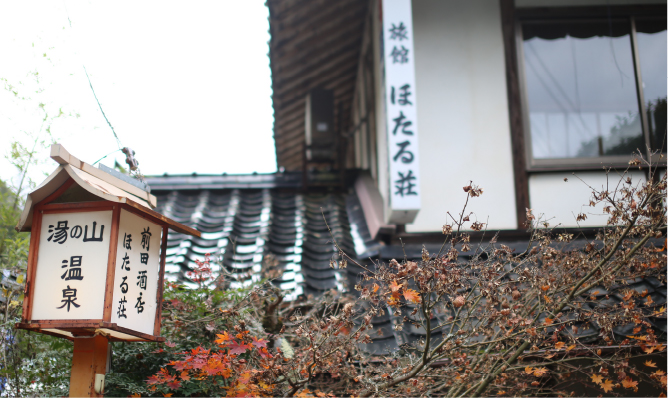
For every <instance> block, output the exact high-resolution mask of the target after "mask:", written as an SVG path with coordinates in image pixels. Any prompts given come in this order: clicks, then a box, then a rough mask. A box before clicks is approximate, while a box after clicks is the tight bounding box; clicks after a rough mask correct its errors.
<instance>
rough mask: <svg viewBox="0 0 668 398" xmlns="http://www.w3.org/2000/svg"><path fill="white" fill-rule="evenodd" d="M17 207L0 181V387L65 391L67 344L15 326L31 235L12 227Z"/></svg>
mask: <svg viewBox="0 0 668 398" xmlns="http://www.w3.org/2000/svg"><path fill="white" fill-rule="evenodd" d="M18 159H20V157H19V158H17V160H18ZM25 167H27V165H26V166H25ZM22 208H23V200H22V198H21V197H20V196H19V195H17V190H16V188H11V187H8V186H7V184H6V183H5V182H4V181H2V180H0V223H1V224H0V239H1V241H0V272H2V274H1V275H2V281H1V282H0V284H1V285H2V296H1V297H0V352H1V354H0V355H1V356H0V360H1V361H2V362H1V363H0V378H2V379H4V381H5V382H6V384H5V385H4V386H0V387H1V389H0V393H1V394H2V395H6V396H27V395H66V394H67V392H68V387H67V386H68V380H69V371H70V366H69V364H70V363H71V358H72V344H71V343H70V342H69V341H66V340H63V339H57V338H54V337H50V336H45V335H40V334H36V333H29V332H27V331H24V330H16V329H14V325H15V324H16V323H17V322H18V321H20V318H21V313H22V311H23V308H22V305H21V303H22V302H23V285H24V282H25V271H26V265H27V258H28V249H29V245H30V234H27V233H18V232H16V230H15V229H14V226H15V225H16V223H17V221H18V218H19V216H20V212H21V210H22ZM63 364H66V365H65V366H64V365H63Z"/></svg>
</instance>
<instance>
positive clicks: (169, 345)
mask: <svg viewBox="0 0 668 398" xmlns="http://www.w3.org/2000/svg"><path fill="white" fill-rule="evenodd" d="M165 345H166V346H167V347H176V343H172V342H171V341H165Z"/></svg>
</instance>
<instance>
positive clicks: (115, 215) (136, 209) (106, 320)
mask: <svg viewBox="0 0 668 398" xmlns="http://www.w3.org/2000/svg"><path fill="white" fill-rule="evenodd" d="M74 184H75V181H74V180H73V179H71V178H69V179H68V180H67V181H66V182H65V183H64V184H63V185H61V186H60V187H59V188H58V189H57V190H56V191H54V192H53V193H52V194H50V195H49V196H47V197H46V198H45V199H44V200H42V201H40V202H39V203H37V204H36V205H35V206H34V208H33V221H32V228H31V230H32V234H31V236H30V253H29V255H28V267H27V275H26V276H27V278H26V285H25V290H24V302H23V314H22V322H21V323H18V324H17V325H16V327H17V328H19V329H26V330H30V331H35V332H39V333H43V334H47V335H51V336H55V337H61V338H66V339H69V340H74V339H75V338H76V337H84V336H94V335H96V334H102V335H106V337H107V338H108V339H109V340H110V341H157V342H162V341H165V338H164V337H161V336H160V327H161V316H162V297H163V296H162V295H163V288H164V276H165V261H166V254H167V253H166V250H167V233H168V228H169V226H170V223H168V222H166V220H167V219H166V218H165V217H164V216H163V215H162V214H159V213H157V212H155V211H153V210H150V209H147V208H145V207H143V206H141V205H139V204H136V203H132V202H130V203H114V202H110V201H105V200H104V199H100V200H99V201H93V202H76V203H51V202H53V201H54V200H56V199H57V198H58V197H60V196H61V195H62V194H63V193H64V192H65V191H67V189H69V188H70V187H71V186H72V185H74ZM121 209H122V210H126V211H128V212H130V213H132V214H134V215H136V216H139V217H141V218H143V219H145V220H147V221H150V222H152V223H156V224H158V225H159V226H160V228H161V231H162V238H161V244H160V269H159V272H158V275H159V277H158V289H157V295H156V300H157V305H156V312H155V321H154V330H153V334H152V335H151V334H147V333H141V332H138V331H135V330H131V329H128V328H125V327H122V326H118V324H116V323H112V322H111V315H112V307H113V284H114V277H115V271H116V248H117V246H118V229H119V225H120V216H121ZM104 210H106V211H109V210H111V211H112V224H111V235H110V242H109V255H108V260H107V277H106V278H107V279H106V284H105V293H104V294H105V297H104V310H103V316H102V319H77V320H48V319H45V320H32V319H31V318H32V309H33V297H34V293H35V292H34V289H33V285H34V282H35V276H36V273H37V260H38V255H39V244H40V235H41V226H42V216H43V215H44V214H54V213H57V214H62V213H78V212H92V211H104ZM169 221H171V220H169ZM172 223H173V222H172ZM181 227H185V226H181ZM186 228H187V227H186ZM193 231H194V230H193ZM195 232H196V231H195ZM54 329H55V330H58V331H60V332H61V333H57V332H53V331H51V330H54ZM110 332H115V333H114V334H116V333H118V334H123V335H127V336H130V337H128V338H121V337H117V336H113V335H112V334H111V333H110Z"/></svg>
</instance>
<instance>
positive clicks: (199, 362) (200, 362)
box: [192, 358, 206, 369]
mask: <svg viewBox="0 0 668 398" xmlns="http://www.w3.org/2000/svg"><path fill="white" fill-rule="evenodd" d="M204 365H206V361H205V360H204V359H203V358H195V359H193V365H192V366H193V368H194V369H202V368H203V367H204Z"/></svg>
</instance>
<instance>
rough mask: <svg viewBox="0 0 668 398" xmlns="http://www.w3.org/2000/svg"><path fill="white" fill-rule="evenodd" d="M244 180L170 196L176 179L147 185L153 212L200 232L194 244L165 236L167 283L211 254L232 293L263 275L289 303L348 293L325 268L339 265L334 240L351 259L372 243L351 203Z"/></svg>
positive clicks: (342, 197) (349, 198)
mask: <svg viewBox="0 0 668 398" xmlns="http://www.w3.org/2000/svg"><path fill="white" fill-rule="evenodd" d="M279 176H280V175H279ZM181 178H182V177H181ZM234 178H236V177H234V176H230V177H228V178H227V180H233V179H234ZM244 178H246V180H247V181H246V182H244V184H245V185H244V186H245V187H244V188H226V186H230V185H231V186H234V185H235V184H238V181H232V182H231V183H230V181H222V182H219V183H218V185H216V184H215V183H213V184H209V185H208V188H205V189H174V188H173V186H174V181H176V180H177V178H175V179H173V180H172V179H170V177H158V178H153V179H149V183H150V184H151V186H152V188H153V190H152V193H153V194H154V195H155V196H156V197H157V198H158V207H157V209H156V210H157V211H158V212H160V213H162V214H164V215H166V216H168V217H171V218H172V219H174V220H176V221H178V222H180V223H183V224H185V225H188V226H190V227H192V228H195V229H197V230H199V231H200V232H202V237H201V238H197V237H192V236H186V235H183V234H178V233H174V232H172V231H170V233H169V236H168V250H167V263H168V265H167V270H166V271H167V278H171V279H180V280H187V279H188V278H187V277H186V275H185V272H186V271H188V270H189V269H191V267H192V266H193V265H194V261H195V260H202V259H203V258H204V255H205V254H206V253H211V254H212V255H214V256H218V258H219V259H220V260H222V261H221V262H220V264H222V267H223V268H224V270H225V271H227V272H229V273H230V274H232V275H233V276H234V279H235V280H236V281H235V282H232V286H235V285H236V286H238V285H241V284H243V283H249V282H250V281H251V280H259V279H261V278H262V277H263V276H267V275H268V276H271V277H275V278H276V279H275V280H274V281H275V284H276V285H277V286H279V287H280V288H281V289H283V290H284V291H286V292H287V293H288V294H287V296H286V298H287V299H293V298H295V297H297V296H299V295H300V294H306V295H308V294H313V295H318V294H321V293H322V292H324V291H325V290H328V289H332V288H336V289H339V290H345V289H346V282H345V279H346V278H347V275H343V274H342V273H341V271H338V270H335V269H332V268H331V267H330V260H332V259H334V260H336V259H337V258H338V254H337V250H336V247H335V245H334V242H333V239H332V236H333V237H334V238H335V239H336V241H337V243H338V244H339V246H340V247H341V249H343V250H344V251H345V252H346V253H348V254H350V255H351V256H353V257H356V256H357V254H358V253H359V254H365V252H367V251H368V250H367V246H366V245H367V244H370V245H371V246H373V245H374V244H376V243H375V242H373V241H371V239H370V237H369V232H368V229H367V227H366V223H365V222H364V215H363V214H362V212H361V209H360V206H359V203H358V202H357V198H356V196H355V195H354V194H351V193H336V192H334V193H302V192H301V191H300V190H299V189H295V188H292V187H291V186H290V185H291V183H290V182H287V183H286V181H285V180H283V181H278V182H276V181H274V182H273V183H272V184H273V185H272V184H268V181H269V180H271V178H268V177H267V175H258V176H255V177H251V176H244ZM192 179H195V180H197V177H191V180H192ZM204 179H210V177H206V176H203V177H201V178H200V180H204ZM201 182H202V181H200V182H199V183H201ZM161 183H162V184H161ZM254 183H257V184H256V185H255V186H254ZM197 185H199V184H198V183H194V184H193V185H192V186H197ZM286 186H287V187H286ZM180 187H181V188H187V186H183V185H181V186H180ZM325 220H326V221H325ZM328 225H329V228H330V229H331V235H330V232H329V230H328ZM376 245H377V244H376ZM214 271H216V272H220V271H221V270H220V268H214Z"/></svg>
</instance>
